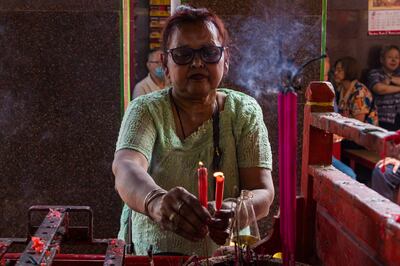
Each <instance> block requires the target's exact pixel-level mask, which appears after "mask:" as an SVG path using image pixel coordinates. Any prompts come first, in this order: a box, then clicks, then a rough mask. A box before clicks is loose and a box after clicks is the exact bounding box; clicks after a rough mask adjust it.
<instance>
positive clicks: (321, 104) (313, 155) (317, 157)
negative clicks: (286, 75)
mask: <svg viewBox="0 0 400 266" xmlns="http://www.w3.org/2000/svg"><path fill="white" fill-rule="evenodd" d="M334 96H335V92H334V89H333V87H332V84H330V83H329V82H311V83H310V85H309V86H308V88H307V91H306V101H307V102H306V106H305V108H304V128H303V152H302V171H301V172H302V176H301V196H302V197H303V198H304V208H303V215H301V216H302V220H301V226H300V227H299V228H298V232H297V236H298V245H297V246H298V247H299V249H298V253H297V254H298V260H300V261H310V258H311V257H312V256H313V255H314V254H315V207H316V205H315V202H314V200H313V191H312V189H313V179H312V176H310V175H309V174H308V166H309V165H311V164H317V165H329V164H331V163H332V141H333V139H332V134H331V133H327V132H325V131H324V130H320V129H318V128H315V127H313V126H311V113H314V112H333V100H334Z"/></svg>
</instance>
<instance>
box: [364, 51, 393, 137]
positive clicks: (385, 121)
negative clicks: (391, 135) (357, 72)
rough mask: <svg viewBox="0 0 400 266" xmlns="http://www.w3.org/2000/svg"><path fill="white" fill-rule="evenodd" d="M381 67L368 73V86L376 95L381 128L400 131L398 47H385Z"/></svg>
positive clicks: (381, 55)
mask: <svg viewBox="0 0 400 266" xmlns="http://www.w3.org/2000/svg"><path fill="white" fill-rule="evenodd" d="M380 63H381V67H380V68H378V69H373V70H371V71H370V72H369V73H368V77H367V80H368V82H367V85H368V88H369V89H370V90H371V91H372V92H373V93H374V96H375V105H376V107H377V111H378V119H379V126H380V127H383V128H385V129H387V130H392V131H394V130H399V129H400V67H399V65H400V50H399V47H398V46H396V45H388V46H384V47H383V48H382V50H381V53H380Z"/></svg>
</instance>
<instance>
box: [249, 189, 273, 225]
mask: <svg viewBox="0 0 400 266" xmlns="http://www.w3.org/2000/svg"><path fill="white" fill-rule="evenodd" d="M252 192H253V194H254V197H253V200H252V201H253V207H254V212H255V214H256V217H257V220H259V219H261V218H264V217H265V216H267V215H268V213H269V209H270V207H271V204H272V201H273V200H274V188H273V187H272V188H268V189H255V190H252Z"/></svg>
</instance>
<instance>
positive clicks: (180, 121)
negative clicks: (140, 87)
mask: <svg viewBox="0 0 400 266" xmlns="http://www.w3.org/2000/svg"><path fill="white" fill-rule="evenodd" d="M169 97H170V99H171V102H172V104H173V105H174V108H175V110H176V114H177V115H178V120H179V125H180V127H181V131H182V136H183V139H186V134H185V129H184V127H183V123H182V118H181V113H180V109H179V107H178V105H177V104H176V102H175V100H174V97H172V88H171V89H170V90H169ZM218 113H219V106H218V101H217V99H215V103H214V106H213V116H215V115H216V114H218Z"/></svg>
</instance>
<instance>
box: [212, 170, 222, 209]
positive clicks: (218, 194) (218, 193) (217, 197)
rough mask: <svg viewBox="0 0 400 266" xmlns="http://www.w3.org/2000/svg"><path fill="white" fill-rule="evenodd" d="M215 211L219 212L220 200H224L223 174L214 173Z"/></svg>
mask: <svg viewBox="0 0 400 266" xmlns="http://www.w3.org/2000/svg"><path fill="white" fill-rule="evenodd" d="M214 177H215V181H216V182H215V209H216V210H217V211H219V210H220V209H221V207H222V199H223V198H224V181H225V177H224V173H222V172H215V173H214Z"/></svg>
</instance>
